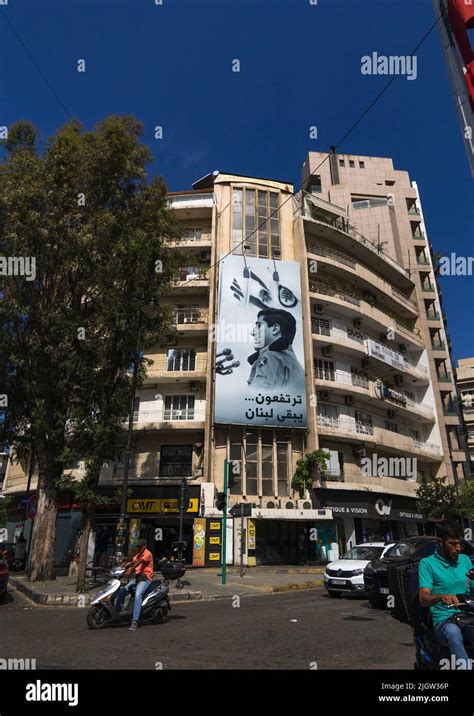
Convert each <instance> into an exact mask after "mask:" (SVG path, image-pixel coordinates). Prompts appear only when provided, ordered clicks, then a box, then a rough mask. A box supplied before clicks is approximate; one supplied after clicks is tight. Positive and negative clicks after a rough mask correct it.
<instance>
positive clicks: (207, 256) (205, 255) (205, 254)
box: [199, 251, 211, 261]
mask: <svg viewBox="0 0 474 716" xmlns="http://www.w3.org/2000/svg"><path fill="white" fill-rule="evenodd" d="M210 260H211V252H210V251H200V252H199V261H210Z"/></svg>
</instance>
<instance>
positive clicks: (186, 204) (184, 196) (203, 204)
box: [168, 191, 215, 218]
mask: <svg viewBox="0 0 474 716" xmlns="http://www.w3.org/2000/svg"><path fill="white" fill-rule="evenodd" d="M214 203H215V202H214V193H213V192H209V193H199V192H196V191H189V192H182V193H181V192H179V193H176V194H174V193H170V194H168V206H169V208H170V209H172V210H173V211H183V210H187V211H188V212H189V214H188V215H187V216H189V215H190V214H193V215H196V216H195V218H198V217H197V215H198V214H199V215H200V216H207V215H208V214H209V210H210V209H211V210H212V207H213V206H214ZM203 210H204V211H203Z"/></svg>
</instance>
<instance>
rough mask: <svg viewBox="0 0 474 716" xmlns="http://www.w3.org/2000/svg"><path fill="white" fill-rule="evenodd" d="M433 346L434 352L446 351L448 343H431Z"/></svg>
mask: <svg viewBox="0 0 474 716" xmlns="http://www.w3.org/2000/svg"><path fill="white" fill-rule="evenodd" d="M431 346H432V348H433V350H434V351H445V350H446V343H445V342H444V341H431Z"/></svg>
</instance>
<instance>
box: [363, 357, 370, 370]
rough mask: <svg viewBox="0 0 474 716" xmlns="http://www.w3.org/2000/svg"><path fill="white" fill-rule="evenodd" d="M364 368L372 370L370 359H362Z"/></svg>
mask: <svg viewBox="0 0 474 716" xmlns="http://www.w3.org/2000/svg"><path fill="white" fill-rule="evenodd" d="M361 364H362V368H370V358H362V361H361Z"/></svg>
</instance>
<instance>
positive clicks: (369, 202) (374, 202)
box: [352, 196, 389, 210]
mask: <svg viewBox="0 0 474 716" xmlns="http://www.w3.org/2000/svg"><path fill="white" fill-rule="evenodd" d="M388 203H389V198H388V196H385V197H374V198H367V199H354V200H353V201H352V208H353V209H354V210H357V209H375V208H376V207H378V206H387V205H388Z"/></svg>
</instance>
